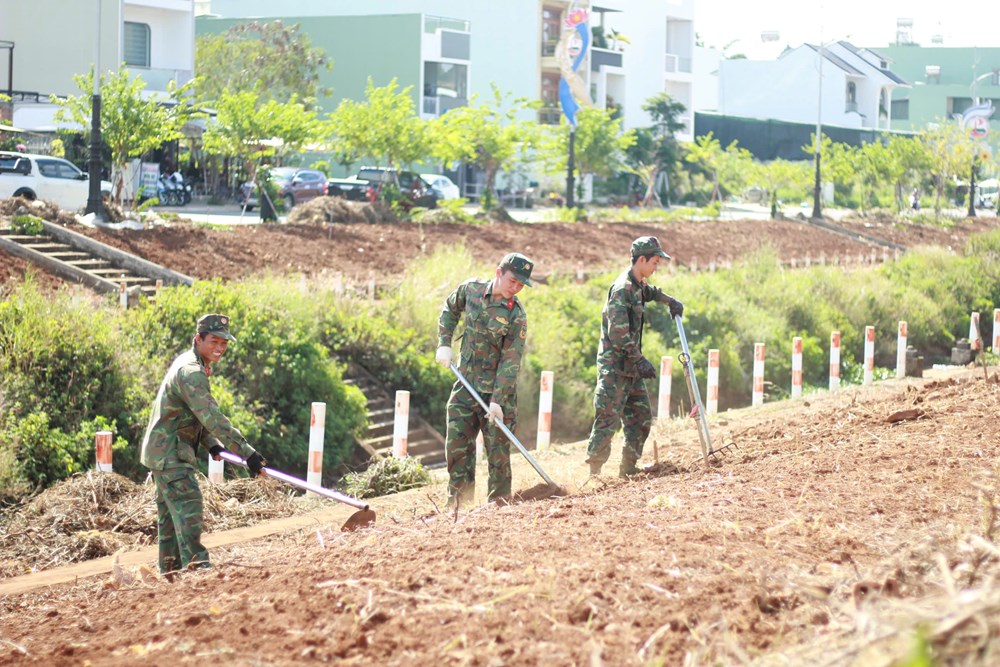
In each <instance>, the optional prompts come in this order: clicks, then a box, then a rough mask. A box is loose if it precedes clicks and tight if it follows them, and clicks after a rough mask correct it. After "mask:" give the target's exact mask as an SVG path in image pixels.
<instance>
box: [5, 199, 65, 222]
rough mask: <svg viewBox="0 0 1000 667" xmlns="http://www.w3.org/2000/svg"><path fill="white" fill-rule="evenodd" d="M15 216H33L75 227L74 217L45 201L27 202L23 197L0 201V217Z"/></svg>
mask: <svg viewBox="0 0 1000 667" xmlns="http://www.w3.org/2000/svg"><path fill="white" fill-rule="evenodd" d="M15 215H35V216H38V217H39V218H42V219H43V220H47V221H48V222H55V223H58V224H60V225H75V224H76V216H75V215H74V214H73V213H70V212H69V211H64V210H62V209H61V208H59V207H58V206H57V205H56V204H53V203H51V202H47V201H41V200H38V199H36V200H34V201H28V200H27V199H24V198H23V197H10V198H9V199H0V216H2V217H5V218H10V217H13V216H15Z"/></svg>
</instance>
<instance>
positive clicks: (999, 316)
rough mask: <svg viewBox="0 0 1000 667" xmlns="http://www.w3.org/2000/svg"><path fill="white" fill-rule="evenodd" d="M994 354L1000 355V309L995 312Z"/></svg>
mask: <svg viewBox="0 0 1000 667" xmlns="http://www.w3.org/2000/svg"><path fill="white" fill-rule="evenodd" d="M993 354H1000V308H995V309H994V310H993Z"/></svg>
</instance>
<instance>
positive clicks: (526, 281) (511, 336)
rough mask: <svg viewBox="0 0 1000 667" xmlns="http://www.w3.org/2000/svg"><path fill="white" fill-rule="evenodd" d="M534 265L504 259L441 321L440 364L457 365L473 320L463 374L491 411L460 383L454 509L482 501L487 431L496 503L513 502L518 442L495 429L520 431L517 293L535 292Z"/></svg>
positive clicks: (452, 462)
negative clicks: (458, 340) (455, 355)
mask: <svg viewBox="0 0 1000 667" xmlns="http://www.w3.org/2000/svg"><path fill="white" fill-rule="evenodd" d="M533 267H534V263H533V262H532V261H531V260H529V259H528V258H527V257H525V256H524V255H522V254H520V253H516V252H512V253H509V254H507V255H505V256H504V258H503V259H502V260H500V264H499V265H498V266H497V269H496V275H495V276H494V277H493V279H492V280H475V279H473V280H467V281H465V282H464V283H462V284H461V285H459V286H458V288H457V289H456V290H455V291H454V292H452V293H451V295H450V296H449V297H448V298H447V300H446V301H445V304H444V308H442V310H441V316H440V317H439V318H438V349H437V352H436V354H435V355H434V356H435V360H436V361H437V362H438V363H440V364H441V365H442V366H444V367H445V368H450V366H451V363H452V349H451V344H452V338H453V336H454V334H455V328H456V327H457V326H458V322H459V319H460V318H461V317H462V314H463V313H464V314H465V333H464V334H463V336H462V348H461V358H460V360H459V361H458V363H457V366H458V367H459V370H461V372H462V374H463V375H464V376H465V378H466V379H467V380H468V381H469V383H470V384H471V385H472V386H473V387H475V389H476V392H478V393H479V395H480V396H481V397H482V399H483V401H484V402H485V403H487V404H488V405H489V410H488V411H484V410H483V409H482V406H480V405H479V403H478V402H476V399H475V398H473V397H472V395H471V394H470V393H469V391H468V390H467V389H466V388H465V387H464V386H463V385H462V383H461V382H459V381H456V382H455V386H454V387H453V388H452V391H451V396H450V397H449V398H448V430H447V436H446V438H445V457H446V459H447V462H448V504H449V505H451V506H456V505H466V504H469V503H471V502H472V500H473V499H474V496H475V488H476V487H475V484H476V435H477V434H478V433H479V432H480V431H483V436H484V437H483V441H484V446H485V450H486V459H487V462H488V464H489V500H491V501H496V502H506V501H509V500H510V493H511V472H510V443H509V442H508V441H507V439H506V438H505V437H504V435H503V432H502V431H501V430H500V429H499V428H497V427H496V426H495V422H496V420H500V421H502V422H503V423H504V424H506V426H507V428H509V429H511V431H512V432H513V430H514V426H515V425H516V424H517V391H516V390H517V373H518V371H519V370H520V368H521V355H522V354H523V353H524V340H525V336H526V335H527V331H528V321H527V316H526V315H525V312H524V308H523V307H522V306H521V302H520V301H518V299H517V296H516V295H517V293H518V292H520V291H521V289H523V288H524V286H525V285H528V286H531V270H532V268H533Z"/></svg>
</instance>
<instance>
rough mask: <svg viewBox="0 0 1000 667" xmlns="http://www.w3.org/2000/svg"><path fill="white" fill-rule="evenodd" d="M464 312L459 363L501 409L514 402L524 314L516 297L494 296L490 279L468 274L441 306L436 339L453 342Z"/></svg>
mask: <svg viewBox="0 0 1000 667" xmlns="http://www.w3.org/2000/svg"><path fill="white" fill-rule="evenodd" d="M463 312H464V313H465V333H464V334H463V335H462V352H461V359H460V361H459V363H458V364H457V365H458V367H459V370H461V371H462V374H463V375H464V376H465V378H466V379H467V380H468V381H469V382H470V383H471V384H472V386H473V387H475V388H476V391H478V392H479V393H480V394H483V395H487V394H489V395H491V396H492V399H491V400H493V401H495V402H496V403H499V404H500V406H501V407H502V408H503V409H504V411H507V410H512V409H514V408H515V407H516V405H517V373H518V371H519V370H520V368H521V355H522V354H523V353H524V339H525V336H526V335H527V333H528V316H527V315H526V314H525V312H524V307H523V306H521V302H520V301H518V300H517V297H516V296H515V297H513V298H511V299H509V300H508V299H501V298H494V297H493V281H492V280H467V281H465V282H464V283H462V284H461V285H459V286H458V289H456V290H455V291H454V292H452V293H451V295H449V296H448V299H447V300H446V301H445V302H444V308H442V309H441V317H440V318H438V345H451V341H452V337H453V336H454V335H455V327H457V326H458V320H459V318H461V316H462V313H463Z"/></svg>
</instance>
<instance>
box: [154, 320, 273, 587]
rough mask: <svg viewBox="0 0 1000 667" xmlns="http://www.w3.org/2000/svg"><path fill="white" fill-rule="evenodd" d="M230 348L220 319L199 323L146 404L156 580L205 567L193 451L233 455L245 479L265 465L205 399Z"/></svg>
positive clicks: (229, 336)
mask: <svg viewBox="0 0 1000 667" xmlns="http://www.w3.org/2000/svg"><path fill="white" fill-rule="evenodd" d="M230 341H233V342H235V341H236V338H235V336H233V335H232V334H231V333H230V332H229V318H228V317H226V316H225V315H218V314H210V315H203V316H202V317H201V318H199V319H198V325H197V329H196V333H195V335H194V338H193V339H192V341H191V349H189V350H188V351H186V352H184V353H183V354H181V355H180V356H179V357H177V358H176V359H175V360H174V362H173V364H171V366H170V369H169V370H168V371H167V374H166V376H165V377H164V378H163V383H162V384H161V385H160V390H159V392H157V394H156V399H155V400H154V401H153V409H152V412H151V414H150V416H149V426H148V427H147V428H146V435H145V437H144V438H143V440H142V456H141V461H142V464H143V465H144V466H146V467H147V468H149V469H150V470H151V471H152V475H153V481H154V483H155V484H156V529H157V533H158V536H159V544H160V555H159V565H160V572H161V573H164V574H168V575H169V574H170V573H172V572H174V571H175V570H179V569H181V568H195V567H209V560H208V550H207V549H205V547H204V545H202V543H201V532H202V527H203V516H202V514H203V508H202V498H201V490H200V489H199V488H198V480H197V479H196V478H195V474H194V471H195V467H196V465H197V463H198V458H199V457H198V454H197V449H198V447H199V445H200V446H202V447H204V448H206V449H207V450H208V453H209V454H211V456H212V457H213V458H214V459H215V460H219V454H220V453H221V452H222V451H223V450H224V449H226V448H231V449H235V450H237V451H239V452H240V453H241V454H242V456H243V457H244V458H245V459H246V462H247V466H248V467H249V468H250V471H251V474H252V475H253V476H257V475H259V474H260V471H261V468H262V467H263V466H264V465H266V464H267V462H266V461H265V460H264V459H263V458H262V457H261V455H260V454H258V453H257V452H256V451H254V449H253V448H252V447H251V446H250V444H249V443H248V442H247V440H246V438H244V437H243V434H242V433H240V432H239V431H238V430H237V429H236V428H235V427H234V426H233V425H232V423H230V421H229V419H227V418H226V416H225V415H224V414H222V411H221V410H220V409H219V406H218V404H217V403H216V402H215V399H214V398H213V397H212V391H211V387H210V386H209V382H208V378H209V376H210V375H211V366H212V364H214V363H216V362H217V361H219V359H221V358H222V355H223V354H225V352H226V349H227V347H228V346H229V343H230Z"/></svg>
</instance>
